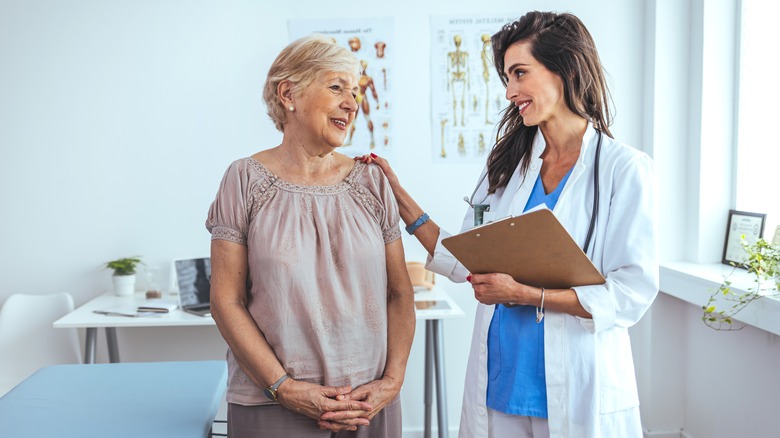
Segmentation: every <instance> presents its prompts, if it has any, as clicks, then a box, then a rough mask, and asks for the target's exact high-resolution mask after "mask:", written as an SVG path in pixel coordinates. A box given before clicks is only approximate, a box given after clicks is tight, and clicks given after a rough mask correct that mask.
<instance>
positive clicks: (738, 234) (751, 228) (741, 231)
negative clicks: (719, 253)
mask: <svg viewBox="0 0 780 438" xmlns="http://www.w3.org/2000/svg"><path fill="white" fill-rule="evenodd" d="M764 221H766V214H763V213H750V212H746V211H737V210H729V220H728V222H727V226H726V242H725V244H724V245H723V260H722V262H723V263H724V264H727V265H731V264H732V263H733V264H735V265H737V266H738V267H740V268H741V267H742V266H741V264H742V262H744V261H745V260H746V259H747V253H746V252H745V250H744V249H742V244H741V243H740V241H741V240H742V236H745V240H746V241H747V242H748V243H749V244H753V243H756V241H757V240H758V239H760V238H761V235H763V234H764Z"/></svg>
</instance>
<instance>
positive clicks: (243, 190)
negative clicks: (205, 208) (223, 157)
mask: <svg viewBox="0 0 780 438" xmlns="http://www.w3.org/2000/svg"><path fill="white" fill-rule="evenodd" d="M249 195H250V181H249V173H248V168H247V166H246V164H245V162H244V161H242V160H238V161H235V162H233V163H232V164H231V165H230V167H228V169H227V171H225V175H224V176H223V177H222V182H221V183H220V184H219V190H218V191H217V196H216V198H215V199H214V202H212V203H211V207H210V208H209V212H208V217H207V219H206V229H207V230H208V231H209V232H210V233H211V239H212V240H215V239H219V240H228V241H231V242H236V243H240V244H241V245H246V242H247V229H248V225H249V208H248V206H249V205H248V204H249V202H250V201H249Z"/></svg>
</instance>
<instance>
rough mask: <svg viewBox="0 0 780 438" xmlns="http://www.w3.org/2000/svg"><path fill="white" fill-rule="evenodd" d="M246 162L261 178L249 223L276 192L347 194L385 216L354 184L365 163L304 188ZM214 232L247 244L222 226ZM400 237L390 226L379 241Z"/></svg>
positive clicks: (253, 192)
mask: <svg viewBox="0 0 780 438" xmlns="http://www.w3.org/2000/svg"><path fill="white" fill-rule="evenodd" d="M245 160H246V161H247V163H248V164H249V166H250V167H251V168H252V169H254V170H255V171H256V172H257V173H259V174H260V175H261V178H260V179H259V180H258V182H257V184H255V185H254V187H253V188H252V190H251V192H250V194H249V197H248V199H247V209H248V213H249V218H248V219H249V223H251V222H252V221H253V220H254V218H255V217H256V216H257V213H258V212H259V211H260V209H261V208H262V207H263V206H264V205H266V204H268V202H270V201H271V199H273V197H274V196H275V195H276V193H277V192H278V190H279V189H282V190H285V191H290V192H298V193H307V194H315V195H335V194H338V193H343V192H345V191H350V192H352V193H353V194H354V195H355V197H356V198H357V199H358V200H360V202H361V203H362V204H363V205H364V206H365V207H366V208H367V209H368V211H369V212H371V213H372V215H373V216H374V218H375V219H376V220H377V221H379V220H380V219H381V217H382V215H383V214H384V206H383V205H382V204H381V203H380V202H379V200H378V199H376V197H374V195H372V194H371V192H370V191H369V190H368V189H367V188H366V187H364V186H362V185H360V184H356V181H357V179H358V177H359V176H360V175H361V173H363V171H364V170H365V169H366V166H367V164H365V163H361V162H356V163H355V165H354V166H353V167H352V170H350V172H349V174H348V175H347V177H346V178H344V180H342V181H341V182H339V183H337V184H334V185H330V186H304V185H300V184H294V183H291V182H288V181H285V180H283V179H281V178H279V177H278V176H276V175H274V174H273V173H271V171H270V170H268V168H266V167H265V166H264V165H263V163H261V162H259V161H257V160H255V159H254V158H252V157H247V158H246V159H245ZM217 231H219V233H220V234H219V238H224V239H226V240H232V241H235V242H239V243H243V244H246V236H240V235H239V234H238V232H236V231H235V230H232V229H228V228H224V227H219V228H214V231H213V232H212V238H216V237H217V236H218V234H217ZM400 237H401V229H400V228H399V227H398V226H391V227H390V228H388V229H387V230H382V238H383V240H384V241H385V243H389V242H391V241H393V240H395V239H398V238H400Z"/></svg>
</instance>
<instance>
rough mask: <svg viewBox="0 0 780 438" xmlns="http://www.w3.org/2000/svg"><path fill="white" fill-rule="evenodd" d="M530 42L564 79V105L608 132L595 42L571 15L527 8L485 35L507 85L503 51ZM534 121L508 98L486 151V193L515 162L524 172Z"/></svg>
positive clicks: (497, 185) (508, 173)
mask: <svg viewBox="0 0 780 438" xmlns="http://www.w3.org/2000/svg"><path fill="white" fill-rule="evenodd" d="M520 41H525V42H528V43H530V48H531V54H532V55H533V57H534V58H535V59H536V60H538V61H539V62H540V63H542V65H544V66H545V67H546V68H547V69H548V70H550V71H551V72H553V73H554V74H556V75H557V76H559V77H560V78H561V80H562V81H563V94H564V100H565V102H566V106H567V107H568V108H569V109H570V110H571V111H572V112H573V113H575V114H577V115H579V116H581V117H583V118H585V119H587V120H589V121H590V122H592V123H593V125H594V126H595V128H596V129H597V130H599V131H601V132H603V133H604V134H606V135H608V136H610V137H612V133H611V132H609V125H610V124H612V119H611V116H610V109H609V100H610V94H609V89H608V88H607V83H606V80H605V77H604V69H603V67H602V66H601V60H600V59H599V54H598V51H597V50H596V45H595V43H594V42H593V37H591V35H590V32H588V29H587V28H585V25H584V24H583V23H582V21H580V19H579V18H577V17H576V16H574V15H572V14H569V13H564V14H558V13H555V12H539V11H533V12H529V13H527V14H525V15H523V16H522V17H520V19H519V20H517V21H515V22H512V23H509V24H506V25H504V27H502V28H501V30H499V31H498V32H496V34H495V35H493V37H492V38H491V39H490V43H491V46H492V48H493V63H494V65H495V67H496V71H497V72H498V76H499V77H500V78H501V82H502V83H503V84H504V86H505V87H506V85H507V82H508V81H507V77H506V76H505V74H504V55H505V54H506V51H507V49H508V48H509V47H510V46H512V45H513V44H515V43H517V42H520ZM538 129H539V127H538V126H525V125H524V124H523V119H522V117H521V116H520V111H519V110H518V109H517V107H515V106H514V105H513V104H511V103H510V104H509V105H508V106H507V107H506V108H505V109H504V110H503V111H502V116H501V121H500V122H499V123H498V133H497V135H496V144H495V146H494V147H493V150H492V151H490V156H489V157H488V162H487V163H488V164H487V165H488V182H489V183H490V184H489V186H488V193H495V191H496V190H498V189H500V188H502V187H505V186H506V185H507V183H508V182H509V179H510V178H511V177H512V173H514V171H515V169H516V168H517V166H518V164H521V163H522V165H521V172H522V174H523V175H524V174H525V172H526V170H527V169H528V165H529V164H530V162H531V149H532V146H533V140H534V136H535V135H536V132H537V131H538Z"/></svg>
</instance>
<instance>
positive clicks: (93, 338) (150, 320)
mask: <svg viewBox="0 0 780 438" xmlns="http://www.w3.org/2000/svg"><path fill="white" fill-rule="evenodd" d="M417 290H418V292H416V293H415V294H414V301H415V303H416V305H417V306H419V307H427V308H418V309H417V310H416V313H417V319H418V320H423V321H425V438H430V436H431V406H432V402H433V398H432V395H433V379H434V376H435V379H436V410H437V420H438V426H439V437H440V438H441V437H447V436H448V425H447V385H446V383H445V377H444V369H445V367H444V334H443V331H442V329H441V321H442V320H444V319H450V318H462V317H463V315H464V314H463V310H461V308H460V307H458V305H457V303H455V302H454V301H453V300H452V299H451V298H450V296H449V295H448V294H447V293H446V292H445V291H444V290H443V289H441V288H439V287H434V288H433V290H430V291H428V290H425V289H422V290H420V289H417ZM165 298H166V299H171V297H170V296H169V295H166V296H165ZM144 300H145V298H144V295H143V293H137V294H135V295H133V296H129V297H118V296H116V295H114V293H113V292H107V293H104V294H103V295H99V296H97V297H95V298H94V299H92V300H91V301H89V302H87V303H86V304H84V305H82V306H81V307H79V308H78V309H76V310H74V311H73V312H71V313H69V314H67V315H65V316H63V317H62V318H60V319H58V320H57V321H54V324H53V325H54V327H55V328H86V329H87V334H86V340H85V343H84V363H85V364H91V363H94V362H95V348H96V345H97V329H98V328H101V327H102V328H104V329H105V332H106V343H107V345H108V358H109V362H111V363H116V362H120V359H119V348H118V345H117V340H116V329H117V327H176V326H208V325H215V322H214V319H212V318H211V317H202V316H196V315H191V314H189V313H186V312H184V311H182V310H175V311H173V312H171V313H169V314H167V315H164V316H154V317H144V316H142V317H127V316H108V315H99V314H97V313H95V312H94V310H97V309H107V308H111V307H116V306H120V305H123V306H125V305H127V306H135V305H137V304H138V303H140V302H141V301H144ZM434 302H435V303H436V304H435V305H432V306H430V307H428V305H429V304H430V303H434ZM421 303H425V304H421Z"/></svg>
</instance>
